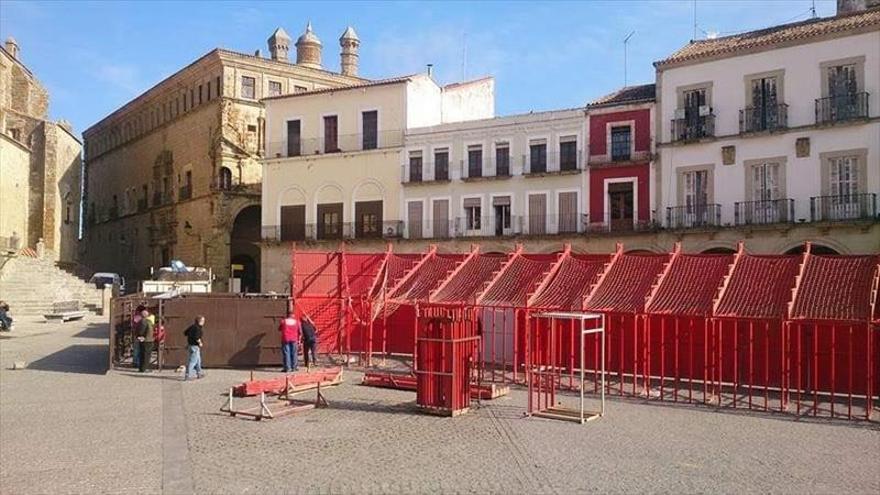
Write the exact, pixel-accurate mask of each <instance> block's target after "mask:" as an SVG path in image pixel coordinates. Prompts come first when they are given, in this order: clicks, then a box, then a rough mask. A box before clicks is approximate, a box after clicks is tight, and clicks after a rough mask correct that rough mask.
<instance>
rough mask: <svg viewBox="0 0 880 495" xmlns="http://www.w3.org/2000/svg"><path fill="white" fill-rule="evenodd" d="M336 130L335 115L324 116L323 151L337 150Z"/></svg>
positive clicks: (331, 151) (332, 151)
mask: <svg viewBox="0 0 880 495" xmlns="http://www.w3.org/2000/svg"><path fill="white" fill-rule="evenodd" d="M337 130H338V127H337V120H336V116H335V115H328V116H326V117H324V153H334V152H336V151H339V140H338V137H339V135H338V133H337Z"/></svg>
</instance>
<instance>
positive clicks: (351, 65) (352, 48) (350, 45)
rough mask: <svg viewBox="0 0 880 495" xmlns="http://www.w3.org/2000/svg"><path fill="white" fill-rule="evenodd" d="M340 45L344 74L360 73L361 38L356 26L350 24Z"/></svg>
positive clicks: (341, 38)
mask: <svg viewBox="0 0 880 495" xmlns="http://www.w3.org/2000/svg"><path fill="white" fill-rule="evenodd" d="M339 46H341V47H342V53H341V57H342V60H341V65H342V74H344V75H346V76H357V75H358V47H360V46H361V40H360V38H358V35H357V33H356V32H354V28H353V27H351V26H348V27H347V28H345V32H344V33H342V36H341V37H340V38H339Z"/></svg>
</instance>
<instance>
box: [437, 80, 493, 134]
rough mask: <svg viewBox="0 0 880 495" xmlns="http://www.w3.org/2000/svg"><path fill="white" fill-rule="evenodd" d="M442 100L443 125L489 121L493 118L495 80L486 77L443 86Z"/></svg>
mask: <svg viewBox="0 0 880 495" xmlns="http://www.w3.org/2000/svg"><path fill="white" fill-rule="evenodd" d="M442 100H443V102H442V104H443V111H442V117H441V120H442V121H443V122H444V123H451V122H462V121H466V120H475V119H490V118H492V117H494V116H495V79H494V78H491V77H487V78H483V79H478V80H476V81H470V82H465V83H461V84H451V85H449V86H445V87H444V88H443V95H442Z"/></svg>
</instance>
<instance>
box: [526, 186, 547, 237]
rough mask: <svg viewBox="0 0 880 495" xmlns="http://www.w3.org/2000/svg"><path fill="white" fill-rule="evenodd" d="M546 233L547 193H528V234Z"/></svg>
mask: <svg viewBox="0 0 880 495" xmlns="http://www.w3.org/2000/svg"><path fill="white" fill-rule="evenodd" d="M546 233H547V195H546V194H530V195H529V234H532V235H543V234H546Z"/></svg>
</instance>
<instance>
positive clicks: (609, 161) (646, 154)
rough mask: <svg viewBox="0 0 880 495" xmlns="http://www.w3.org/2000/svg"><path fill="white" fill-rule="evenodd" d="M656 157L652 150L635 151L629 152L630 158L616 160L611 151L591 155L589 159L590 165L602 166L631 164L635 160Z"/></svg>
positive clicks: (647, 160)
mask: <svg viewBox="0 0 880 495" xmlns="http://www.w3.org/2000/svg"><path fill="white" fill-rule="evenodd" d="M653 159H654V155H653V154H652V153H651V152H650V151H645V150H642V151H634V152H632V153H630V154H629V157H628V159H626V160H615V159H613V158H612V157H611V154H610V153H606V154H604V155H590V159H589V161H588V163H589V165H590V166H593V167H595V166H600V165H615V164H620V165H631V164H632V163H633V162H649V161H651V160H653Z"/></svg>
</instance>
